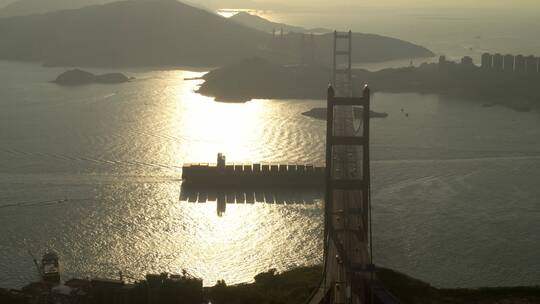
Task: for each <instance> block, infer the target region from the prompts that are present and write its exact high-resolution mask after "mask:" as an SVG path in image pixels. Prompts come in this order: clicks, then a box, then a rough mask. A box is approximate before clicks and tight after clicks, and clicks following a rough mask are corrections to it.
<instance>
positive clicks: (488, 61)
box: [482, 53, 493, 69]
mask: <svg viewBox="0 0 540 304" xmlns="http://www.w3.org/2000/svg"><path fill="white" fill-rule="evenodd" d="M492 67H493V56H492V55H491V54H489V53H484V54H482V68H484V69H491V68H492Z"/></svg>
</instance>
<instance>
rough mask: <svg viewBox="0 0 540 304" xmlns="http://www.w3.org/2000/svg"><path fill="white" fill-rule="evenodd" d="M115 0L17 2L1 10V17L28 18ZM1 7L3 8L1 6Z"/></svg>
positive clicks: (37, 0)
mask: <svg viewBox="0 0 540 304" xmlns="http://www.w3.org/2000/svg"><path fill="white" fill-rule="evenodd" d="M113 1H115V0H16V1H11V3H9V4H8V5H6V6H5V7H4V8H2V9H0V17H13V16H26V15H32V14H42V13H48V12H54V11H59V10H65V9H75V8H81V7H85V6H90V5H96V4H104V3H107V2H113ZM0 7H1V6H0Z"/></svg>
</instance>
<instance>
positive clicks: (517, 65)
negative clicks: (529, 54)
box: [514, 55, 525, 72]
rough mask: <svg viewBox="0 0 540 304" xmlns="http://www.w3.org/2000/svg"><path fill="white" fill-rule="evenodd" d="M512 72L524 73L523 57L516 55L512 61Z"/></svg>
mask: <svg viewBox="0 0 540 304" xmlns="http://www.w3.org/2000/svg"><path fill="white" fill-rule="evenodd" d="M514 71H515V72H525V57H524V56H523V55H517V56H516V58H515V60H514Z"/></svg>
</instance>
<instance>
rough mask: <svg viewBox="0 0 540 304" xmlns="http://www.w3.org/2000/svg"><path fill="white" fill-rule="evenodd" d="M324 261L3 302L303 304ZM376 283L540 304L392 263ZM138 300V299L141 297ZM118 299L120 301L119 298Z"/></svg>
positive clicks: (36, 293) (446, 297) (34, 290)
mask: <svg viewBox="0 0 540 304" xmlns="http://www.w3.org/2000/svg"><path fill="white" fill-rule="evenodd" d="M321 273H322V267H321V266H320V265H315V266H307V267H298V268H294V269H290V270H287V271H283V272H281V273H279V272H277V271H276V270H275V269H270V270H268V271H266V272H263V273H259V274H257V275H256V276H255V277H254V282H252V283H240V284H235V285H227V283H226V282H225V281H223V280H218V281H217V282H216V284H215V285H214V286H211V287H203V284H202V280H200V279H198V278H196V277H192V276H190V275H189V274H188V273H186V272H185V271H183V272H182V274H179V275H173V274H167V273H162V274H148V275H146V279H145V280H140V281H136V282H134V283H126V282H125V281H123V279H122V276H121V274H120V279H71V280H68V281H66V282H65V284H64V285H60V286H56V287H55V286H54V285H52V284H48V283H43V282H33V283H30V284H28V285H26V286H25V287H23V288H22V289H21V290H15V289H6V288H0V302H2V303H6V304H11V303H14V304H15V303H32V302H33V301H36V300H43V299H63V300H64V301H69V302H68V303H72V304H79V303H81V304H82V303H96V304H97V303H101V302H102V301H103V300H105V299H110V298H111V297H118V298H120V299H121V300H122V301H123V302H122V301H121V302H119V303H147V302H145V301H142V302H141V301H140V298H141V297H142V298H144V299H149V298H150V297H153V298H157V299H160V300H161V301H162V302H166V301H170V300H174V299H177V300H178V299H183V302H184V303H201V302H208V301H211V302H212V303H216V304H221V303H224V304H225V303H231V302H234V303H239V304H252V303H290V304H302V303H304V302H305V300H306V299H308V298H309V296H310V295H311V294H312V293H313V292H314V291H315V290H316V288H317V287H318V285H319V283H320V278H321ZM375 276H376V279H375V280H376V282H377V284H379V285H380V286H384V288H385V289H386V292H387V293H389V294H391V295H392V296H394V297H395V298H397V299H399V301H400V302H401V303H471V302H474V303H480V304H483V303H500V302H501V301H503V302H504V303H538V302H540V286H538V285H537V286H515V287H480V288H436V287H433V286H431V285H430V284H428V283H426V282H423V281H420V280H418V279H415V278H413V277H410V276H408V275H405V274H403V273H400V272H398V271H394V270H391V269H387V268H377V270H376V274H375ZM138 299H139V300H138ZM115 303H116V302H115Z"/></svg>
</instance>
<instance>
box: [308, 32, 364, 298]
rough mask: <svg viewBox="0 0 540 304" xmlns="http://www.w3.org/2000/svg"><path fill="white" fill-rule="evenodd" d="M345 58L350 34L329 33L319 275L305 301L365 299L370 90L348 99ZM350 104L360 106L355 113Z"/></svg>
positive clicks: (349, 62) (349, 66)
mask: <svg viewBox="0 0 540 304" xmlns="http://www.w3.org/2000/svg"><path fill="white" fill-rule="evenodd" d="M343 42H345V43H343ZM344 47H345V49H344ZM351 56H352V33H351V32H349V33H338V32H335V33H334V60H333V62H334V75H333V79H332V80H333V83H332V85H331V86H330V87H329V88H328V99H327V125H326V127H327V130H326V131H327V133H326V194H325V208H324V218H325V219H324V221H325V223H324V273H323V279H322V282H321V286H320V287H319V289H318V290H317V292H316V293H314V294H313V296H312V297H311V298H310V301H309V302H310V303H311V304H319V303H333V304H360V303H368V294H369V290H368V289H369V285H370V284H369V282H370V278H371V277H372V270H373V269H374V267H372V261H371V254H370V252H369V250H370V249H369V248H370V245H369V244H370V237H369V235H370V234H369V232H370V220H371V216H370V213H371V206H370V203H369V201H370V166H369V161H370V158H369V113H370V90H369V88H368V87H367V86H366V87H364V89H363V92H362V96H361V97H353V81H352V58H351ZM354 107H360V109H359V110H360V111H358V112H361V113H362V114H361V115H359V116H360V117H355V110H354Z"/></svg>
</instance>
